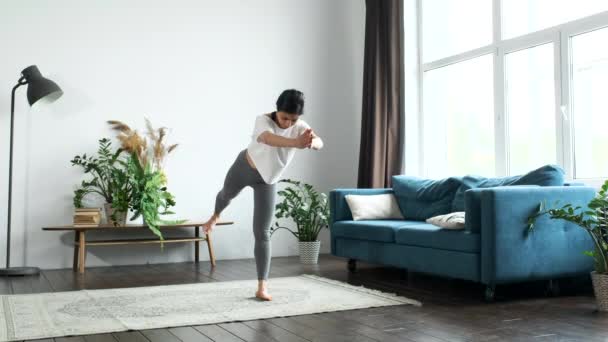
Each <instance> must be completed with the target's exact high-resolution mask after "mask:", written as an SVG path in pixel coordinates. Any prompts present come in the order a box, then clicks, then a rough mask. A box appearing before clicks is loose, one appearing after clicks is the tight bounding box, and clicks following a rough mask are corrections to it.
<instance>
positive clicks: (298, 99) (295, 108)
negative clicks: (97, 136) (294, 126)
mask: <svg viewBox="0 0 608 342" xmlns="http://www.w3.org/2000/svg"><path fill="white" fill-rule="evenodd" d="M277 111H279V112H286V113H289V114H298V115H302V114H304V93H302V92H301V91H299V90H295V89H287V90H284V91H283V92H282V93H281V95H280V96H279V98H278V99H277Z"/></svg>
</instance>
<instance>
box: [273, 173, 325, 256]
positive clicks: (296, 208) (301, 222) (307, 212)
mask: <svg viewBox="0 0 608 342" xmlns="http://www.w3.org/2000/svg"><path fill="white" fill-rule="evenodd" d="M279 183H287V184H290V185H291V186H287V187H286V188H285V189H283V190H281V191H279V192H278V195H279V196H281V197H282V201H281V202H280V203H279V204H277V205H276V212H275V217H276V218H277V219H281V218H291V219H292V220H293V221H294V222H295V224H296V230H295V231H294V230H291V229H289V228H287V227H284V226H281V225H279V222H275V225H274V226H273V227H271V230H270V232H271V236H272V234H274V232H276V231H277V230H279V229H286V230H288V231H289V232H290V233H291V234H293V236H295V237H296V238H297V239H298V241H299V248H300V262H301V263H303V264H316V263H317V261H318V258H319V250H320V248H321V241H319V240H318V239H317V238H318V235H319V232H320V231H321V229H323V228H327V227H328V225H329V204H328V201H327V195H326V194H324V193H319V192H317V191H315V189H314V188H313V186H312V185H310V184H306V183H302V182H298V181H294V180H291V179H282V180H280V181H279Z"/></svg>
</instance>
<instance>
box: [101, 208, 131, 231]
mask: <svg viewBox="0 0 608 342" xmlns="http://www.w3.org/2000/svg"><path fill="white" fill-rule="evenodd" d="M103 209H104V211H105V214H106V223H107V224H114V225H115V226H125V225H126V224H127V213H118V214H116V219H117V221H116V222H112V213H113V212H114V208H112V204H110V203H105V204H104V205H103Z"/></svg>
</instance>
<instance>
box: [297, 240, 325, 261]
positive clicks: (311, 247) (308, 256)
mask: <svg viewBox="0 0 608 342" xmlns="http://www.w3.org/2000/svg"><path fill="white" fill-rule="evenodd" d="M320 249H321V241H300V262H301V263H302V264H316V263H317V261H318V260H319V250H320Z"/></svg>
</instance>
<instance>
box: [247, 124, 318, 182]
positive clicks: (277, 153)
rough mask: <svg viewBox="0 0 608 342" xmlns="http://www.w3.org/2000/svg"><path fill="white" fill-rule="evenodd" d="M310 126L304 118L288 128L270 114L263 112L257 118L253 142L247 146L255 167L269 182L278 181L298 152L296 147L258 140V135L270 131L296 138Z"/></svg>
mask: <svg viewBox="0 0 608 342" xmlns="http://www.w3.org/2000/svg"><path fill="white" fill-rule="evenodd" d="M307 128H310V126H309V125H308V124H307V123H306V122H305V121H304V120H302V119H298V121H296V123H295V124H294V125H293V126H291V127H289V128H286V129H283V128H281V127H279V125H278V124H277V123H276V122H274V121H273V120H272V118H271V117H270V115H267V114H261V115H258V116H257V117H256V118H255V126H254V128H253V134H252V135H251V142H250V143H249V146H248V147H247V152H248V153H249V157H251V160H253V163H254V164H255V167H256V168H257V169H258V172H259V173H260V175H261V176H262V178H263V179H264V181H265V182H266V183H267V184H273V183H276V182H277V181H278V180H279V179H280V177H281V175H282V174H283V171H285V169H286V168H287V165H289V163H290V162H291V159H293V156H294V154H295V152H296V148H295V147H275V146H270V145H267V144H264V143H260V142H258V137H259V136H260V134H262V133H263V132H266V131H268V132H270V133H273V134H276V135H280V136H282V137H285V138H291V139H293V138H296V137H298V136H299V135H300V134H302V133H304V131H305V130H306V129H307Z"/></svg>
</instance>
